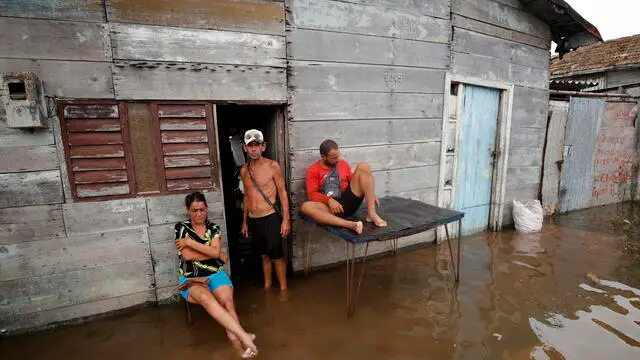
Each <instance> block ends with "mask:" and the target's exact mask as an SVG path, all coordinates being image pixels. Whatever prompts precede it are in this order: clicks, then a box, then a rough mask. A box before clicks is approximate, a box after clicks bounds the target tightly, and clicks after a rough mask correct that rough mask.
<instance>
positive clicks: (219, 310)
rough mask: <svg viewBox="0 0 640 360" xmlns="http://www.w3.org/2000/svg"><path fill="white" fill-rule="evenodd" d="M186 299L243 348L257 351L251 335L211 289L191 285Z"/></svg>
mask: <svg viewBox="0 0 640 360" xmlns="http://www.w3.org/2000/svg"><path fill="white" fill-rule="evenodd" d="M187 301H189V302H190V303H193V304H199V305H201V306H202V307H203V308H204V309H205V310H206V311H207V312H208V313H209V315H211V317H212V318H214V319H215V320H216V321H217V322H218V323H219V324H220V325H222V326H223V327H224V328H225V329H226V330H228V331H230V332H231V333H233V334H234V335H235V336H236V337H237V338H238V340H240V342H241V343H242V345H243V346H244V348H245V350H246V349H250V350H251V351H252V352H253V353H256V354H257V353H258V349H257V348H256V345H255V344H254V343H253V336H252V335H251V334H249V333H247V332H246V331H245V330H244V329H243V328H242V326H241V325H240V323H239V322H238V320H237V319H236V318H234V317H233V316H232V315H231V314H229V312H227V310H226V309H225V308H224V307H223V306H222V305H221V304H220V303H219V302H218V300H217V299H216V298H215V297H214V295H213V294H212V293H211V291H209V288H207V287H205V286H202V285H192V286H191V288H190V289H189V298H188V300H187Z"/></svg>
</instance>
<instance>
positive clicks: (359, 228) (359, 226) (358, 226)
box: [351, 221, 364, 235]
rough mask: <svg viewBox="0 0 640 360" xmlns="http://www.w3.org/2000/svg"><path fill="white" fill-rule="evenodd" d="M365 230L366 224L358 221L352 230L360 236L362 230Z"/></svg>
mask: <svg viewBox="0 0 640 360" xmlns="http://www.w3.org/2000/svg"><path fill="white" fill-rule="evenodd" d="M363 229H364V224H363V223H362V221H356V222H354V223H353V226H352V227H351V230H353V231H355V232H356V233H357V234H358V235H360V234H362V230H363Z"/></svg>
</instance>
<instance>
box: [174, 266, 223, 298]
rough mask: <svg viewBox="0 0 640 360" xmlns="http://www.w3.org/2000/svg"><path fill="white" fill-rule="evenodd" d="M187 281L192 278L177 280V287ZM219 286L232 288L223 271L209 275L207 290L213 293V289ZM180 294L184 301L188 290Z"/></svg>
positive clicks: (187, 295)
mask: <svg viewBox="0 0 640 360" xmlns="http://www.w3.org/2000/svg"><path fill="white" fill-rule="evenodd" d="M188 279H193V278H188V277H184V276H181V277H180V280H178V285H182V284H183V283H184V282H185V281H187V280H188ZM221 286H230V287H231V288H233V284H232V283H231V279H229V277H228V276H227V273H225V272H224V270H219V271H218V272H216V273H215V274H211V275H209V290H211V291H214V290H215V289H217V288H219V287H221ZM180 294H181V295H182V297H183V298H184V299H185V300H187V299H189V289H188V288H187V289H186V290H182V291H180Z"/></svg>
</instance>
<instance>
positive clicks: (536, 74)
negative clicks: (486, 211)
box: [451, 0, 551, 224]
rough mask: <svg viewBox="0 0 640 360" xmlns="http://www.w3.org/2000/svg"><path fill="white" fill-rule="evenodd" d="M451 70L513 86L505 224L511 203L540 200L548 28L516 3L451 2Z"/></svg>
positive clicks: (491, 0) (493, 0) (492, 1)
mask: <svg viewBox="0 0 640 360" xmlns="http://www.w3.org/2000/svg"><path fill="white" fill-rule="evenodd" d="M451 10H452V17H453V18H452V25H453V43H452V46H451V61H452V63H451V72H452V73H454V74H458V75H461V76H466V77H470V78H478V79H483V80H491V81H496V82H501V83H504V84H507V85H511V84H513V85H515V91H514V99H513V113H512V120H511V138H510V144H509V164H508V170H507V176H508V180H507V191H506V199H505V200H506V205H505V209H504V223H505V224H509V223H512V222H513V218H512V216H511V211H512V205H511V202H512V200H513V199H518V200H531V199H539V192H540V190H539V188H540V183H541V178H540V176H541V170H542V154H543V147H544V137H545V132H546V124H547V114H548V106H549V69H548V66H549V56H550V53H549V46H550V42H551V37H550V30H549V27H548V26H547V24H545V23H544V22H542V21H541V20H539V19H538V18H536V17H534V16H533V15H531V14H529V13H528V12H526V11H525V10H524V9H523V7H522V6H521V4H520V3H519V2H518V1H511V0H509V1H505V0H500V1H498V0H452V2H451Z"/></svg>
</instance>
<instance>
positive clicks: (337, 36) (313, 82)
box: [287, 0, 451, 269]
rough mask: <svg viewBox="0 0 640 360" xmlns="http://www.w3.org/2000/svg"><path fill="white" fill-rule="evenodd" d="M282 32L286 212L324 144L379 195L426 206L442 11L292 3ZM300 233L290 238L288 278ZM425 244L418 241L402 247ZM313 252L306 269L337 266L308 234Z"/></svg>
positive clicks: (322, 240) (443, 50)
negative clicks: (372, 181)
mask: <svg viewBox="0 0 640 360" xmlns="http://www.w3.org/2000/svg"><path fill="white" fill-rule="evenodd" d="M405 6H406V7H405ZM287 24H288V25H289V27H288V31H289V32H288V35H287V40H288V41H287V44H288V49H287V56H288V60H289V73H290V77H289V101H290V106H289V119H290V122H289V125H288V130H289V144H290V151H291V155H290V157H289V165H290V167H289V169H290V173H289V174H290V179H291V189H290V192H291V195H292V198H293V201H294V205H295V208H296V209H297V206H299V205H300V204H301V203H302V202H303V201H304V200H305V199H306V192H305V189H304V177H305V173H306V168H307V167H308V166H309V165H310V164H311V163H312V162H313V161H315V160H317V159H318V158H319V154H318V146H319V145H320V143H321V142H322V141H323V140H325V139H334V140H336V141H337V142H338V143H339V144H340V146H341V148H342V151H343V155H344V158H345V159H346V160H347V161H349V162H350V163H351V165H352V167H355V165H356V164H357V163H359V162H363V161H366V162H368V163H370V164H371V165H372V167H373V169H374V171H375V176H376V188H377V193H378V195H379V196H384V195H403V196H407V197H412V198H416V199H421V200H424V201H427V202H431V203H435V197H436V196H435V194H437V190H436V187H437V179H438V166H437V165H438V163H439V158H440V155H439V154H440V138H441V120H440V119H441V116H442V104H443V98H444V97H443V88H444V75H445V72H446V71H447V69H448V68H449V58H450V49H449V43H450V41H449V39H450V37H451V24H450V19H449V2H448V1H431V2H419V3H418V2H414V1H400V2H396V1H386V0H375V1H332V0H292V1H289V2H287ZM310 44H313V46H310ZM307 226H308V225H306V224H304V223H302V222H300V227H299V228H297V229H296V235H295V240H294V250H293V251H294V268H295V269H299V268H300V266H302V263H301V262H300V261H299V258H298V256H301V255H300V252H301V251H302V250H301V249H300V246H302V239H303V238H304V236H306V234H305V230H306V229H305V228H306V227H307ZM416 239H417V240H416ZM432 239H433V238H432V237H430V235H429V234H423V235H422V236H418V237H416V238H414V240H413V242H412V241H408V242H407V243H406V244H409V243H415V242H423V241H430V240H432ZM312 243H313V244H312V252H313V256H312V259H313V260H312V266H320V265H324V264H328V263H332V262H336V261H340V260H343V259H344V254H343V251H342V250H343V248H342V246H337V245H339V244H337V243H336V241H335V240H334V239H332V238H331V237H330V236H328V235H327V234H326V233H322V232H319V231H315V232H314V234H313V240H312ZM336 247H337V248H336ZM385 249H386V248H385V246H383V245H381V246H380V247H379V248H376V249H374V252H379V251H384V250H385Z"/></svg>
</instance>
